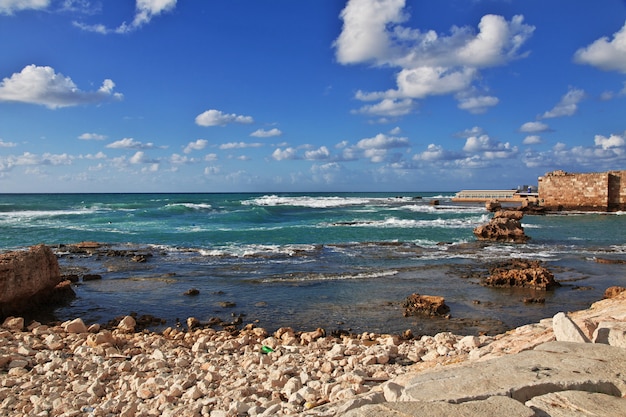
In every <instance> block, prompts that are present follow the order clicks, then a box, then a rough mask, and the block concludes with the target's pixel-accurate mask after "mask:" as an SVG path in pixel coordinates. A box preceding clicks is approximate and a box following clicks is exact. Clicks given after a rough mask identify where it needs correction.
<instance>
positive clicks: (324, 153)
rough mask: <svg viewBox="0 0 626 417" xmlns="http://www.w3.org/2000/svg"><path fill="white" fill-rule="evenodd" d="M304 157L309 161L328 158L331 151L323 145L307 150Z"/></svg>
mask: <svg viewBox="0 0 626 417" xmlns="http://www.w3.org/2000/svg"><path fill="white" fill-rule="evenodd" d="M304 158H305V159H307V160H309V161H312V160H324V159H328V158H330V151H329V150H328V148H327V147H326V146H321V147H320V148H319V149H315V150H311V151H306V152H305V153H304Z"/></svg>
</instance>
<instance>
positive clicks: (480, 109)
mask: <svg viewBox="0 0 626 417" xmlns="http://www.w3.org/2000/svg"><path fill="white" fill-rule="evenodd" d="M499 102H500V100H499V99H498V98H497V97H493V96H477V97H464V98H459V106H458V107H459V109H461V110H467V111H469V112H470V113H472V114H482V113H485V112H486V111H487V109H489V107H493V106H496V105H497V104H498V103H499Z"/></svg>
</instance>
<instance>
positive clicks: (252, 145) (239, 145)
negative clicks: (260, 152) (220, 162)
mask: <svg viewBox="0 0 626 417" xmlns="http://www.w3.org/2000/svg"><path fill="white" fill-rule="evenodd" d="M262 146H263V144H262V143H258V142H254V143H247V142H229V143H223V144H221V145H220V149H223V150H226V149H245V148H260V147H262Z"/></svg>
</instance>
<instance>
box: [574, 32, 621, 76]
mask: <svg viewBox="0 0 626 417" xmlns="http://www.w3.org/2000/svg"><path fill="white" fill-rule="evenodd" d="M574 61H575V62H577V63H579V64H589V65H592V66H594V67H597V68H600V69H601V70H605V71H619V72H623V73H626V23H624V26H622V28H621V29H620V30H619V31H618V32H617V33H614V34H613V39H611V40H609V38H608V37H606V36H605V37H602V38H600V39H598V40H596V41H595V42H593V43H592V44H591V45H589V46H587V47H584V48H581V49H579V50H578V51H576V53H575V54H574Z"/></svg>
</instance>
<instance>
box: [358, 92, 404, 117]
mask: <svg viewBox="0 0 626 417" xmlns="http://www.w3.org/2000/svg"><path fill="white" fill-rule="evenodd" d="M357 97H360V98H361V99H363V100H368V99H367V98H366V97H365V96H364V95H363V93H362V92H359V93H357ZM412 109H413V100H411V99H410V98H406V99H402V100H396V99H391V98H385V99H382V100H381V101H380V102H379V103H377V104H368V105H365V106H363V107H361V108H360V109H358V110H353V111H352V113H353V114H366V115H369V116H384V117H398V116H404V115H406V114H409V113H410V112H411V110H412Z"/></svg>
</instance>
